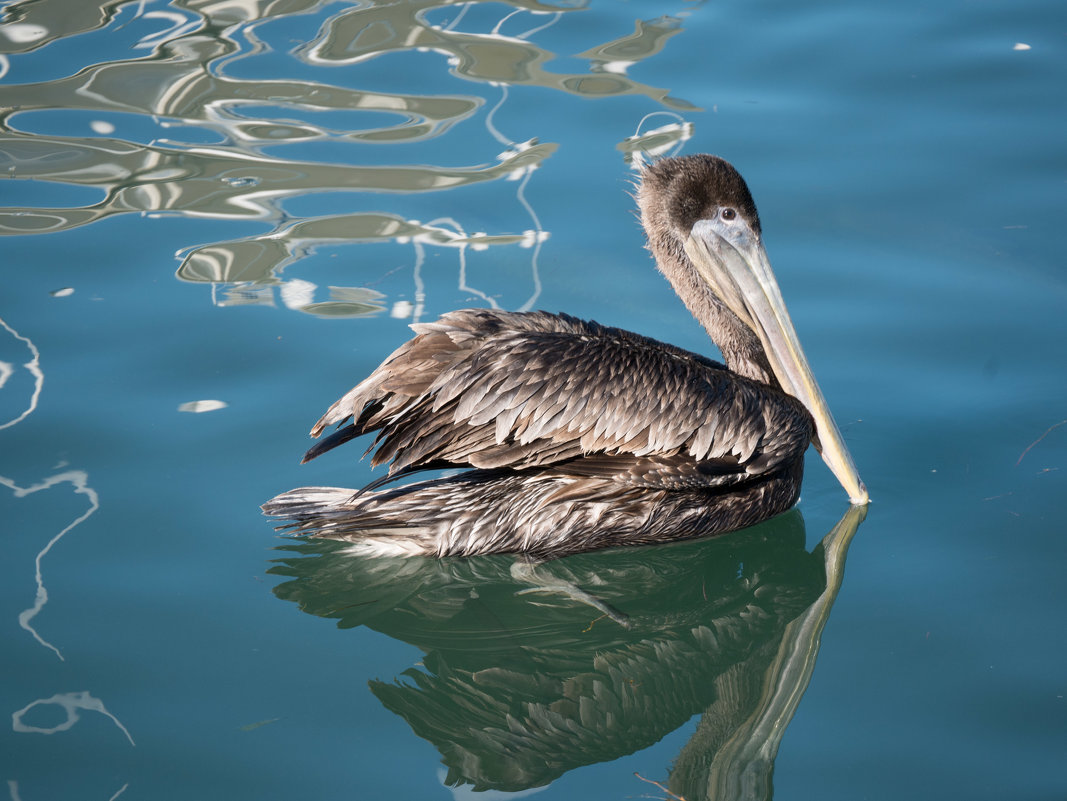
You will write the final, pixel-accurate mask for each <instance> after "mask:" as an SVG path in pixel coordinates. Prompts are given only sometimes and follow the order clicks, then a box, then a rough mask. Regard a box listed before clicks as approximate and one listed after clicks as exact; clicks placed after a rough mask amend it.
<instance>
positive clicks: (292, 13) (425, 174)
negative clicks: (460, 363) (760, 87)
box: [0, 2, 692, 320]
mask: <svg viewBox="0 0 1067 801" xmlns="http://www.w3.org/2000/svg"><path fill="white" fill-rule="evenodd" d="M67 5H69V4H65V3H60V2H53V3H45V4H33V3H28V4H18V3H16V4H14V6H13V8H14V9H17V10H18V11H20V12H21V14H22V17H21V19H22V21H21V22H19V23H17V25H16V27H15V28H11V27H10V26H9V28H8V30H9V34H8V39H9V40H10V39H11V38H12V37H13V36H14V38H15V39H19V38H20V37H21V38H22V39H25V40H26V41H22V42H21V43H20V44H21V46H22V47H23V48H24V50H23V52H29V51H36V50H42V49H46V48H49V47H51V48H62V47H63V46H64V45H65V44H68V41H67V40H70V41H69V44H71V45H73V46H77V45H76V44H75V42H77V43H78V44H80V41H79V39H77V38H72V37H75V35H76V34H81V35H82V37H85V36H88V35H89V34H90V32H92V31H94V30H97V29H98V27H99V26H101V25H103V24H104V20H103V19H97V20H95V21H94V20H90V19H87V18H85V17H84V16H80V15H75V16H74V17H73V18H72V17H71V16H70V15H68V13H67V8H66V6H67ZM583 6H584V3H570V4H567V3H564V4H561V5H558V6H557V5H551V4H542V3H535V2H531V3H523V2H512V3H509V4H507V5H506V6H503V7H501V6H500V5H499V4H478V3H464V4H458V5H456V4H442V3H419V2H411V3H385V4H369V5H360V6H356V7H354V8H350V9H345V10H342V11H339V12H337V13H334V14H333V15H332V16H329V17H326V18H325V19H322V20H321V25H320V27H319V29H318V31H317V33H316V35H315V37H314V38H313V39H312V40H311V41H308V42H306V43H302V44H299V45H298V46H296V47H293V46H292V43H291V40H290V41H285V40H283V41H282V44H283V46H284V47H287V48H288V51H289V52H288V55H290V56H293V57H295V58H297V59H300V60H301V61H303V62H305V63H306V64H308V65H310V66H312V67H315V68H317V69H315V70H314V73H313V74H314V75H315V79H313V80H298V81H293V80H263V79H262V78H260V77H257V78H255V79H243V78H236V77H231V76H232V75H233V74H234V73H237V72H240V71H241V69H242V67H243V66H244V65H242V64H241V62H242V61H246V60H258V59H263V58H266V57H268V56H275V55H280V53H278V52H277V51H274V50H273V49H272V47H271V45H270V44H268V39H274V38H277V37H276V33H275V30H274V29H275V28H277V27H278V25H279V24H281V23H284V22H287V21H288V20H289V19H294V20H297V21H300V19H299V18H300V16H301V15H307V14H312V13H317V12H320V11H321V10H322V9H321V8H320V4H319V3H317V2H308V3H249V4H233V3H217V2H215V3H212V2H203V3H198V2H186V3H175V4H172V5H171V6H169V7H168V10H166V11H163V10H155V9H154V8H153V7H152V6H151V4H145V3H140V4H129V5H125V6H119V5H118V4H114V5H112V4H108V5H106V6H104V7H103V9H102V10H103V11H104V12H105V14H107V15H109V16H110V15H112V14H113V15H114V16H113V18H111V19H110V20H108V22H110V24H109V25H107V28H108V32H109V33H110V34H111V37H110V39H111V41H112V43H113V44H114V45H117V46H118V47H119V49H121V47H122V44H121V41H116V40H125V44H126V47H128V48H130V49H132V50H133V51H134V52H135V53H137V56H136V57H135V58H129V59H122V60H118V61H106V62H102V63H98V64H94V65H91V66H88V67H86V68H84V69H82V70H80V71H78V72H76V73H75V74H73V75H70V76H67V77H62V78H56V79H54V80H51V81H48V82H44V83H26V84H21V85H19V84H15V85H11V86H3V87H0V106H2V107H5V108H6V111H5V112H3V113H2V114H0V125H2V126H3V136H2V138H0V148H2V151H0V152H2V153H3V156H4V161H5V162H6V163H5V165H4V166H5V169H6V174H7V177H9V178H14V179H17V180H23V181H47V182H55V183H60V184H64V185H74V186H79V187H95V188H98V189H100V190H101V191H102V192H103V193H104V198H103V199H102V200H100V201H98V202H95V203H91V204H87V205H79V206H77V207H70V208H62V207H49V208H46V209H45V208H11V207H9V208H7V209H0V233H6V234H27V233H30V234H32V233H57V232H61V231H64V230H69V229H71V228H75V227H78V226H83V225H88V224H92V223H96V222H98V221H100V220H103V219H105V218H107V217H110V216H112V215H117V214H128V213H140V214H148V215H195V216H209V217H214V218H222V219H226V218H246V219H258V220H263V221H266V222H268V223H269V224H270V225H271V226H272V228H271V230H270V231H268V232H267V233H264V234H260V235H257V236H255V237H253V238H250V239H241V240H229V241H223V242H214V243H210V244H205V245H199V246H195V247H192V248H189V249H188V250H187V251H186V252H185V253H184V254H182V256H183V259H182V265H181V267H180V268H179V270H178V275H179V277H180V278H182V279H183V280H187V281H201V282H210V283H211V284H212V288H213V289H212V298H213V301H214V302H216V303H219V304H222V305H232V304H249V303H255V304H258V303H267V304H272V303H273V302H274V298H275V295H274V292H273V291H272V290H271V287H274V286H278V285H281V284H284V283H285V280H284V279H283V278H282V277H281V275H282V271H283V270H284V268H286V267H287V266H289V265H292V264H293V263H294V262H297V261H300V260H301V259H302V258H303V257H304V256H305V255H307V254H308V253H310V252H312V251H314V249H315V248H316V247H317V246H319V245H322V244H325V243H329V242H334V241H349V242H356V241H391V242H394V243H397V244H402V243H407V242H415V243H416V253H415V277H414V282H415V284H416V296H418V295H419V294H420V291H419V289H418V286H419V283H420V279H419V276H418V272H419V268H420V266H421V262H422V257H423V253H422V250H421V248H422V247H424V246H426V245H435V246H446V247H458V248H460V249H461V253H460V259H461V262H462V259H463V253H462V250H463V249H464V248H466V247H467V246H468V245H469V246H471V247H472V248H486V247H495V246H501V245H515V244H518V245H520V246H522V247H528V248H531V254H530V257H529V258H530V262H529V263H530V271H531V282H532V285H533V290H532V294H531V295H530V297H529V298H528V299H527V300H526V301H525V302H524V303H522V304H520V308H531V307H532V305H533V303H534V302H535V301H536V299H537V297H538V295H539V286H540V279H539V277H538V271H537V258H538V253H539V250H540V246H541V243H542V242H543V241H544V240H545V239H546V238H547V237H548V236H549V232H547V231H545V230H543V229H542V228H541V225H540V222H539V220H538V217H537V214H536V211H535V210H534V209H533V207H532V206H531V205H530V204H529V202H528V201H527V200H526V198H525V196H524V192H525V190H526V186H527V182H528V181H529V179H530V176H531V174H532V173H533V172H534V171H535V170H536V169H537V167H538V166H539V165H540V164H541V163H542V162H543V160H544V159H546V158H549V157H551V155H552V153H553V152H554V151H555V150H556V147H557V144H556V143H539V142H538V141H537V140H535V139H533V140H526V141H521V142H520V141H515V140H514V139H511V138H509V137H508V136H506V135H505V134H503V133H502V132H501V131H500V130H499V129H498V127H497V126H496V125H495V124H494V119H493V117H494V114H496V113H497V112H498V111H499V109H500V107H501V106H502V105H503V104H504V103H506V102H507V100H508V87H509V86H538V87H542V88H544V89H547V90H551V91H559V92H566V93H569V94H574V95H578V96H581V97H587V98H589V99H596V98H602V97H606V96H615V95H626V94H640V95H645V96H647V97H649V98H652V99H655V100H657V101H659V102H660V103H662V104H663V105H664V106H666V107H668V108H671V109H675V110H684V109H687V108H692V106H691V105H690V104H688V103H686V102H684V101H681V100H677V99H674V98H671V97H670V96H669V95H668V94H667V92H666V91H664V90H657V89H654V88H652V87H649V86H647V85H645V84H642V83H640V82H638V81H635V80H633V79H631V78H629V77H628V76H627V74H626V72H627V70H628V69H629V68H630V67H632V66H634V65H636V64H639V63H640V62H641V61H643V60H644V59H647V58H650V57H653V56H655V55H656V54H657V53H659V52H660V51H661V50H662V49H663V47H664V46H665V45H666V44H667V42H668V40H669V39H670V38H671V37H672V36H674V35H676V34H677V33H678V32H679V31H680V23H679V20H678V19H675V18H671V17H662V18H659V19H654V20H650V21H647V22H645V21H640V20H639V21H638V22H637V23H636V29H635V31H634V33H633V34H630V35H628V36H623V37H621V38H618V39H613V40H611V41H608V42H604V43H601V44H596V45H594V46H593V47H591V48H590V49H589V50H587V51H586V52H584V53H581V54H579V55H578V56H577V58H579V59H583V60H585V61H586V62H587V69H586V71H584V72H581V73H558V72H551V71H548V70H546V69H545V65H546V64H547V63H548V62H550V61H552V60H553V59H554V58H555V56H554V54H553V53H551V52H549V51H547V50H545V49H543V48H541V47H538V46H537V45H536V44H534V43H533V42H532V41H531V39H532V38H533V37H534V36H536V35H537V34H540V33H542V32H544V31H545V30H546V29H548V28H550V27H551V26H553V25H555V24H557V23H558V22H559V20H560V18H561V17H562V16H563V15H564V14H566V13H570V12H573V11H575V10H581V9H582V8H583ZM149 9H151V10H149ZM439 16H440V17H441V19H439V20H438V19H437V17H439ZM18 26H22V27H18ZM146 28H147V29H150V30H146ZM139 51H144V54H143V55H142V54H141V53H140V52H139ZM427 52H430V53H433V54H436V55H438V56H442V57H443V58H444V59H445V61H444V66H446V68H447V69H448V70H449V71H450V72H451V73H452V74H454V75H456V76H459V77H462V78H464V79H466V80H468V81H471V82H473V83H475V84H477V85H478V87H476V88H478V89H480V91H482V92H484V93H485V94H484V95H483V94H465V95H455V94H449V93H433V94H406V93H398V92H381V91H372V90H365V89H358V90H357V89H353V88H349V87H347V86H344V85H340V84H338V83H336V82H331V81H330V80H329V78H331V77H333V75H336V74H337V72H336V70H334V71H333V73H332V74H331V73H330V70H331V69H333V68H338V67H344V66H351V65H358V66H359V68H360V71H359V73H358V74H359V76H360V78H362V79H363V80H367V79H368V78H369V79H370V82H372V83H373V82H375V81H376V80H377V79H378V78H379V76H380V75H381V70H382V69H385V70H388V69H390V66H389V64H391V63H396V59H397V58H399V57H402V56H403V55H404V54H406V53H427ZM438 63H439V64H440V60H438ZM5 66H6V68H7V69H11V62H10V59H8V60H6V61H5ZM18 77H19V76H18V72H17V67H16V72H15V73H13V74H12V75H11V78H13V79H17V78H18ZM472 88H474V87H472ZM493 96H496V97H495V99H493V100H490V98H492V97H493ZM57 109H62V110H63V113H62V117H61V120H56V119H52V118H54V116H55V113H56V110H57ZM353 112H355V113H353ZM130 115H135V117H134V124H133V125H132V126H131V125H130V124H128V122H129V120H130ZM50 119H51V122H49V120H50ZM138 119H139V120H140V121H141V122H138ZM149 120H150V121H151V128H150V129H149V130H148V131H147V135H146V133H145V132H144V126H143V123H144V122H148V121H149ZM463 122H468V123H470V124H479V125H481V126H482V127H483V128H484V130H485V131H486V132H487V133H488V134H489V137H485V138H483V144H482V146H481V148H479V149H478V151H477V152H472V153H471V158H472V161H475V162H476V163H472V164H469V165H468V166H461V167H454V166H446V165H443V164H442V165H433V164H428V163H425V161H422V162H419V163H378V158H379V157H378V156H377V154H374V153H370V152H365V151H364V149H363V148H362V147H360V148H359V150H357V151H356V152H355V153H353V154H352V156H351V157H346V159H345V161H343V162H342V161H332V162H331V161H319V160H317V159H316V160H313V161H312V160H306V159H304V158H295V159H294V158H293V157H292V155H287V153H288V148H287V146H289V147H291V146H293V145H296V144H299V145H302V146H304V147H303V148H302V149H301V151H300V152H301V153H307V152H309V151H308V150H307V148H306V146H308V145H312V144H317V145H320V146H321V145H326V144H329V145H330V146H331V148H332V149H331V150H330V151H323V152H324V153H329V152H341V151H338V150H337V149H336V146H339V145H345V146H352V147H359V146H363V145H369V144H379V145H380V144H393V145H397V144H409V145H410V144H412V143H418V142H424V141H426V140H430V139H439V138H442V137H444V138H449V137H451V138H453V139H460V140H462V139H464V138H468V139H469V138H470V130H469V127H466V128H465V127H464V126H460V123H463ZM353 123H365V127H355V126H354V125H353ZM130 127H138V128H141V129H142V133H141V138H142V139H144V138H148V137H149V136H150V138H148V141H147V142H144V141H137V140H136V139H126V138H122V134H123V132H124V130H125V129H127V128H130ZM689 127H690V130H691V126H689ZM56 128H64V129H65V130H68V131H69V130H71V128H73V129H74V130H75V131H77V130H79V129H81V130H83V131H84V133H85V134H89V133H91V132H95V133H96V135H94V136H88V135H82V136H77V135H70V134H69V133H68V134H67V135H63V136H60V135H56V134H55V133H51V132H50V131H52V130H55V129H56ZM112 134H114V135H112ZM688 135H690V134H687V135H686V138H687V137H688ZM205 136H207V137H209V138H210V139H211V140H213V141H211V142H210V143H209V144H208V143H203V142H202V140H203V139H204V137H205ZM620 147H622V145H620ZM460 149H461V148H451V151H457V150H460ZM426 152H427V151H425V150H421V149H420V150H419V151H418V153H419V156H420V157H421V158H425V155H426ZM432 152H433V153H434V154H435V155H437V156H440V155H442V154H445V153H448V152H450V146H449V145H448V144H447V143H443V144H441V145H438V146H437V147H436V148H435V150H434V151H432ZM364 161H368V162H369V163H366V164H360V163H361V162H364ZM356 165H360V166H356ZM499 180H504V181H508V182H515V187H514V188H513V190H512V191H513V193H514V196H515V198H516V200H517V201H518V202H519V203H520V204H521V205H522V206H523V207H524V208H525V209H526V211H527V213H528V216H529V218H530V228H529V229H527V230H525V231H517V232H496V233H486V232H473V233H468V232H467V231H466V230H465V227H464V223H463V220H462V219H458V220H457V219H451V220H447V221H445V222H446V223H447V225H446V227H441V226H435V225H434V224H433V223H430V224H428V225H425V226H424V225H422V224H420V223H419V222H417V221H413V220H402V219H397V218H396V217H395V215H389V214H388V212H386V211H385V209H383V210H382V211H383V212H385V213H381V212H379V213H372V214H363V215H342V216H336V215H330V216H318V217H311V218H306V217H305V218H300V219H297V220H294V219H292V218H291V217H290V216H289V215H288V214H287V213H286V211H285V205H284V202H285V201H286V200H291V199H293V198H295V197H299V196H302V195H307V194H312V193H314V194H321V193H327V192H331V191H351V190H357V191H362V192H401V193H412V192H437V191H442V190H452V189H457V188H460V187H463V186H467V185H470V184H473V183H478V182H486V181H499ZM307 283H308V282H306V281H304V282H303V283H302V284H301V285H300V286H299V287H297V288H296V289H295V290H294V291H290V292H288V293H285V292H283V293H281V294H280V296H279V299H280V300H281V301H282V303H283V304H284V305H286V306H289V307H290V308H296V309H299V310H302V311H308V312H311V313H314V314H327V315H330V316H338V315H342V316H360V315H365V314H373V313H376V312H378V311H380V310H382V308H383V306H382V304H380V303H378V302H377V301H378V300H379V299H378V298H377V297H375V295H374V293H368V292H367V291H366V290H362V289H361V288H359V287H337V288H332V289H331V297H330V299H329V300H328V301H318V302H315V301H311V300H309V301H308V302H303V301H304V300H308V298H309V294H308V287H307ZM459 285H460V287H461V288H463V287H464V286H465V281H464V279H463V277H462V273H461V277H460V280H459ZM312 289H313V288H312ZM474 292H475V294H476V295H479V296H482V297H488V296H487V294H486V292H485V291H482V290H474ZM294 298H295V300H294ZM420 307H421V303H420V302H419V301H418V300H416V303H415V305H414V307H413V309H412V316H413V317H414V318H415V319H416V320H417V319H418V318H419V315H420V312H421V308H420ZM394 308H395V307H394Z"/></svg>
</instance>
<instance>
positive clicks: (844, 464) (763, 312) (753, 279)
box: [685, 216, 868, 504]
mask: <svg viewBox="0 0 1067 801" xmlns="http://www.w3.org/2000/svg"><path fill="white" fill-rule="evenodd" d="M685 252H686V254H687V255H688V256H689V259H690V261H692V263H693V265H694V266H695V267H696V269H697V271H698V272H699V273H700V275H701V277H703V278H704V280H705V281H707V282H708V284H709V286H711V288H712V290H713V291H714V292H715V294H716V295H718V296H719V298H721V299H722V301H723V303H724V304H725V305H726V307H727V308H729V309H730V311H732V312H733V313H734V314H735V315H737V317H738V319H740V320H741V322H742V323H744V324H745V325H746V326H748V327H749V328H751V329H752V330H753V331H754V332H755V333H756V335H757V336H758V337H759V339H760V341H761V342H762V343H763V349H764V351H766V353H767V359H768V361H769V362H770V365H771V369H772V370H773V371H774V375H775V377H777V379H778V382H779V383H780V384H781V385H782V389H784V390H785V391H786V392H788V393H789V394H790V395H792V396H793V397H794V398H796V399H797V400H799V401H800V402H801V403H803V404H804V406H805V407H807V409H808V411H809V412H811V416H812V417H814V418H815V438H814V440H813V442H814V444H815V447H816V448H817V449H818V451H819V453H821V454H822V458H823V460H824V461H825V462H826V464H827V465H828V466H829V467H830V470H831V471H832V472H833V474H834V475H835V476H836V477H837V480H838V481H840V482H841V486H843V487H844V488H845V491H846V492H848V497H849V500H850V501H851V502H852V503H853V504H865V503H867V501H868V495H867V487H865V486H864V484H863V482H862V481H861V480H860V476H859V473H858V472H857V471H856V465H855V463H854V462H853V461H852V455H851V454H850V453H849V452H848V448H847V447H845V441H844V439H843V438H842V437H841V431H840V429H838V427H837V423H835V422H834V418H833V415H831V414H830V407H829V406H827V404H826V399H825V398H824V397H823V394H822V390H821V389H819V385H818V383H816V381H815V376H814V374H813V373H812V372H811V367H810V366H809V365H808V360H807V357H805V356H804V351H803V349H802V348H801V347H800V340H799V339H797V334H796V330H795V329H794V328H793V322H792V320H790V319H789V312H788V310H787V309H786V307H785V301H784V300H783V299H782V292H781V290H780V289H779V288H778V282H777V281H776V280H775V278H774V272H773V271H772V270H771V264H770V262H769V261H768V259H767V253H766V251H764V249H763V243H762V242H761V241H760V238H759V236H758V234H756V233H755V232H754V231H753V230H752V229H751V228H750V227H749V226H748V225H747V224H745V223H744V222H743V221H741V220H740V219H739V218H735V219H733V220H731V221H729V222H727V221H723V220H720V219H719V218H718V217H717V216H716V218H714V219H705V220H700V221H698V222H697V223H696V224H695V225H694V226H693V229H692V233H691V234H690V236H689V238H688V240H687V241H686V243H685Z"/></svg>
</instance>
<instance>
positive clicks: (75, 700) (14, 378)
mask: <svg viewBox="0 0 1067 801" xmlns="http://www.w3.org/2000/svg"><path fill="white" fill-rule="evenodd" d="M0 329H2V330H3V331H4V332H5V333H6V334H7V335H8V339H7V340H6V341H3V342H0V352H2V353H5V354H6V352H7V346H8V345H9V344H12V343H17V344H18V345H20V346H22V347H24V348H25V350H26V351H28V353H29V355H30V359H29V360H28V361H26V362H23V363H22V364H21V365H16V364H15V363H13V362H9V361H0V392H5V393H8V392H15V393H22V395H24V396H25V400H24V401H23V402H22V403H23V404H24V407H23V408H22V409H21V410H20V411H19V412H18V413H17V414H15V415H14V416H13V417H11V419H9V420H7V421H5V422H3V423H0V431H3V430H4V429H9V428H12V427H13V426H16V425H18V424H20V423H22V422H24V421H25V420H26V418H28V417H29V416H30V415H31V414H33V413H34V412H35V411H36V410H37V406H38V403H39V402H40V398H41V392H42V390H43V388H44V382H45V374H44V370H43V369H42V367H41V353H40V350H39V349H38V348H37V345H36V344H34V342H33V340H32V339H31V338H30V337H28V336H25V335H23V334H21V333H19V332H18V331H17V330H15V329H14V328H13V327H12V326H11V325H10V324H9V323H8V322H7V321H6V320H4V319H3V318H0ZM20 368H21V369H20ZM22 370H25V371H26V373H28V374H29V377H30V378H32V386H29V385H27V382H26V381H20V380H19V377H20V373H21V371H22ZM4 400H5V401H6V400H7V398H6V397H5V398H4ZM14 405H15V406H19V405H21V404H20V403H19V402H18V401H16V402H15V404H14ZM0 436H2V435H0ZM64 485H69V486H70V487H71V491H72V492H73V493H74V494H76V495H83V496H85V498H86V499H87V500H88V507H87V508H86V510H85V511H84V512H82V513H81V514H80V515H77V516H76V517H74V519H72V520H71V521H70V522H69V523H67V524H66V525H65V526H63V527H62V528H61V529H60V530H59V531H58V532H56V533H55V534H53V535H52V536H51V537H50V538H49V540H48V542H47V543H45V545H44V547H43V548H41V549H40V550H39V551H38V552H37V556H36V557H35V559H34V583H35V584H36V587H37V591H36V593H35V596H34V600H33V604H32V605H31V606H29V607H28V608H27V609H24V610H23V611H22V612H20V613H19V616H18V623H19V626H20V627H21V628H22V629H23V630H24V631H27V632H29V634H30V636H32V637H33V639H34V640H35V641H36V642H37V643H38V644H39V645H41V646H42V647H43V648H46V649H47V650H49V651H51V652H52V653H54V654H55V655H56V656H57V657H58V658H59V659H60V660H61V661H63V660H64V658H63V654H62V652H61V651H60V650H59V648H58V647H56V646H55V645H54V644H53V643H52V642H50V641H49V640H47V639H45V637H44V636H43V635H42V634H41V633H40V632H39V631H38V630H37V628H36V626H35V625H34V619H35V618H36V617H37V616H38V615H39V614H40V613H41V612H42V611H43V610H44V607H45V605H46V604H47V603H48V588H47V586H46V584H45V579H44V568H43V563H44V559H45V557H46V556H48V554H49V553H50V552H51V551H52V549H53V548H54V547H55V546H56V545H57V544H58V543H59V541H60V540H61V539H63V537H65V536H67V535H68V534H69V533H70V532H71V531H73V530H74V529H75V528H76V527H77V526H80V525H81V524H82V523H84V522H85V521H86V520H88V519H89V518H90V517H91V516H92V515H93V514H95V513H96V511H97V510H98V509H99V508H100V498H99V495H98V494H97V492H96V490H95V489H94V488H93V487H92V486H90V484H89V474H88V473H87V472H85V471H84V470H63V471H61V472H57V473H55V474H53V475H51V476H47V477H45V478H43V479H41V480H40V481H38V482H36V483H34V484H31V485H30V486H26V487H23V486H20V485H19V484H18V482H16V481H15V480H14V479H12V478H9V477H7V476H3V475H0V487H5V488H7V489H8V490H10V491H11V494H12V496H13V497H14V498H16V499H21V498H26V497H28V496H30V495H33V494H35V493H38V492H43V491H47V490H52V489H54V488H56V487H62V486H64ZM20 533H24V532H20ZM50 706H58V707H60V708H61V709H63V710H64V711H65V712H66V719H65V720H63V721H62V722H60V723H59V724H57V725H53V726H38V725H35V724H33V723H32V722H27V720H26V718H27V716H30V715H32V714H33V710H34V709H36V708H37V707H50ZM79 710H80V711H87V712H98V713H100V714H102V715H104V716H105V717H107V718H109V719H110V720H111V721H112V722H113V723H114V724H115V725H116V726H117V727H118V728H119V729H120V730H121V731H122V733H123V734H124V735H125V736H126V739H127V740H129V743H130V745H134V744H135V743H134V741H133V737H132V736H131V735H130V732H129V731H128V730H127V729H126V727H125V726H124V725H123V724H122V722H121V721H120V720H119V719H118V718H117V717H115V715H113V714H112V713H111V712H110V711H108V709H107V707H106V706H105V705H104V702H103V701H102V700H100V699H99V698H96V697H95V696H93V695H91V694H90V693H89V692H87V691H80V692H68V693H56V694H54V695H52V696H51V697H48V698H38V699H36V700H33V701H30V702H29V703H28V704H26V705H25V706H23V707H22V708H21V709H19V710H16V711H14V712H12V714H11V728H12V730H13V731H15V732H18V733H28V734H55V733H57V732H62V731H66V730H68V729H70V728H71V727H72V726H74V724H75V723H77V722H78V720H79V719H80V715H79ZM8 789H9V792H10V794H11V797H12V798H17V797H18V783H17V782H14V781H10V780H9V782H8ZM123 789H125V788H123ZM121 792H122V790H120V791H119V793H121Z"/></svg>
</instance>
